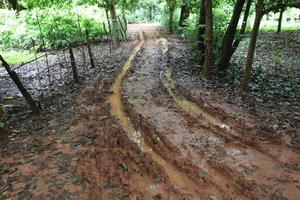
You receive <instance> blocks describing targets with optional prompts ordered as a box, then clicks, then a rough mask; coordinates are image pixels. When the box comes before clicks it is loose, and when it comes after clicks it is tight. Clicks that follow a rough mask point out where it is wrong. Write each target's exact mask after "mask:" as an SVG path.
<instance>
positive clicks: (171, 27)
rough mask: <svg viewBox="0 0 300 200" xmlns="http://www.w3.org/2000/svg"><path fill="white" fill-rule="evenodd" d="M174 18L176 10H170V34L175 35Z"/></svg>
mask: <svg viewBox="0 0 300 200" xmlns="http://www.w3.org/2000/svg"><path fill="white" fill-rule="evenodd" d="M173 17H174V10H173V9H170V13H169V33H170V34H172V33H173Z"/></svg>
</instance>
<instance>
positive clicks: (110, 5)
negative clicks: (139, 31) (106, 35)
mask: <svg viewBox="0 0 300 200" xmlns="http://www.w3.org/2000/svg"><path fill="white" fill-rule="evenodd" d="M107 5H108V9H109V12H110V16H111V21H112V38H113V42H114V44H115V46H119V45H120V38H119V36H120V35H119V24H118V18H117V12H116V8H115V1H114V0H109V1H107Z"/></svg>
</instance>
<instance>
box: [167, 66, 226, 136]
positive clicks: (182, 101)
mask: <svg viewBox="0 0 300 200" xmlns="http://www.w3.org/2000/svg"><path fill="white" fill-rule="evenodd" d="M164 77H165V80H162V82H163V85H164V87H165V88H166V89H167V91H168V93H169V94H170V95H171V96H172V98H173V99H174V101H175V102H176V104H177V105H178V106H179V107H180V108H181V109H183V110H184V111H186V112H189V113H195V114H197V115H200V116H203V118H204V119H205V120H206V121H207V122H208V123H210V124H213V125H215V126H219V127H221V128H225V129H227V130H230V127H229V126H228V125H226V124H224V123H222V121H221V120H220V119H218V118H216V117H214V116H213V115H211V114H209V113H208V112H206V111H205V110H203V109H202V108H200V107H199V106H198V105H197V104H196V103H194V102H191V101H189V100H187V99H186V98H184V97H181V96H177V95H176V94H175V93H174V92H173V90H174V89H175V81H174V80H173V79H172V70H171V68H168V69H167V70H166V71H165V74H164Z"/></svg>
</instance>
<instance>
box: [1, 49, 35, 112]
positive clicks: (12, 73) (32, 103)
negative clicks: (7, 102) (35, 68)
mask: <svg viewBox="0 0 300 200" xmlns="http://www.w3.org/2000/svg"><path fill="white" fill-rule="evenodd" d="M0 61H1V62H2V65H3V66H4V68H5V70H6V71H7V73H8V74H9V76H10V77H11V79H12V80H13V82H14V83H15V84H16V86H17V88H18V89H19V91H20V92H21V94H22V95H23V97H24V99H25V100H26V102H27V103H28V105H29V106H30V108H31V110H32V113H33V114H34V115H38V114H40V110H39V107H38V105H37V103H36V102H35V101H34V100H33V98H32V96H31V95H30V93H29V92H28V90H27V89H26V87H25V86H24V85H23V83H22V82H21V80H20V77H19V76H18V74H17V73H16V72H15V71H14V70H11V68H10V66H9V64H8V63H7V62H6V61H5V60H4V58H3V57H2V56H1V55H0Z"/></svg>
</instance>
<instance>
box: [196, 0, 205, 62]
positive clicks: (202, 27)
mask: <svg viewBox="0 0 300 200" xmlns="http://www.w3.org/2000/svg"><path fill="white" fill-rule="evenodd" d="M200 6H201V7H200V13H199V23H198V26H199V28H198V43H197V46H198V49H199V51H200V59H199V64H200V65H203V64H204V62H205V0H200Z"/></svg>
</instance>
